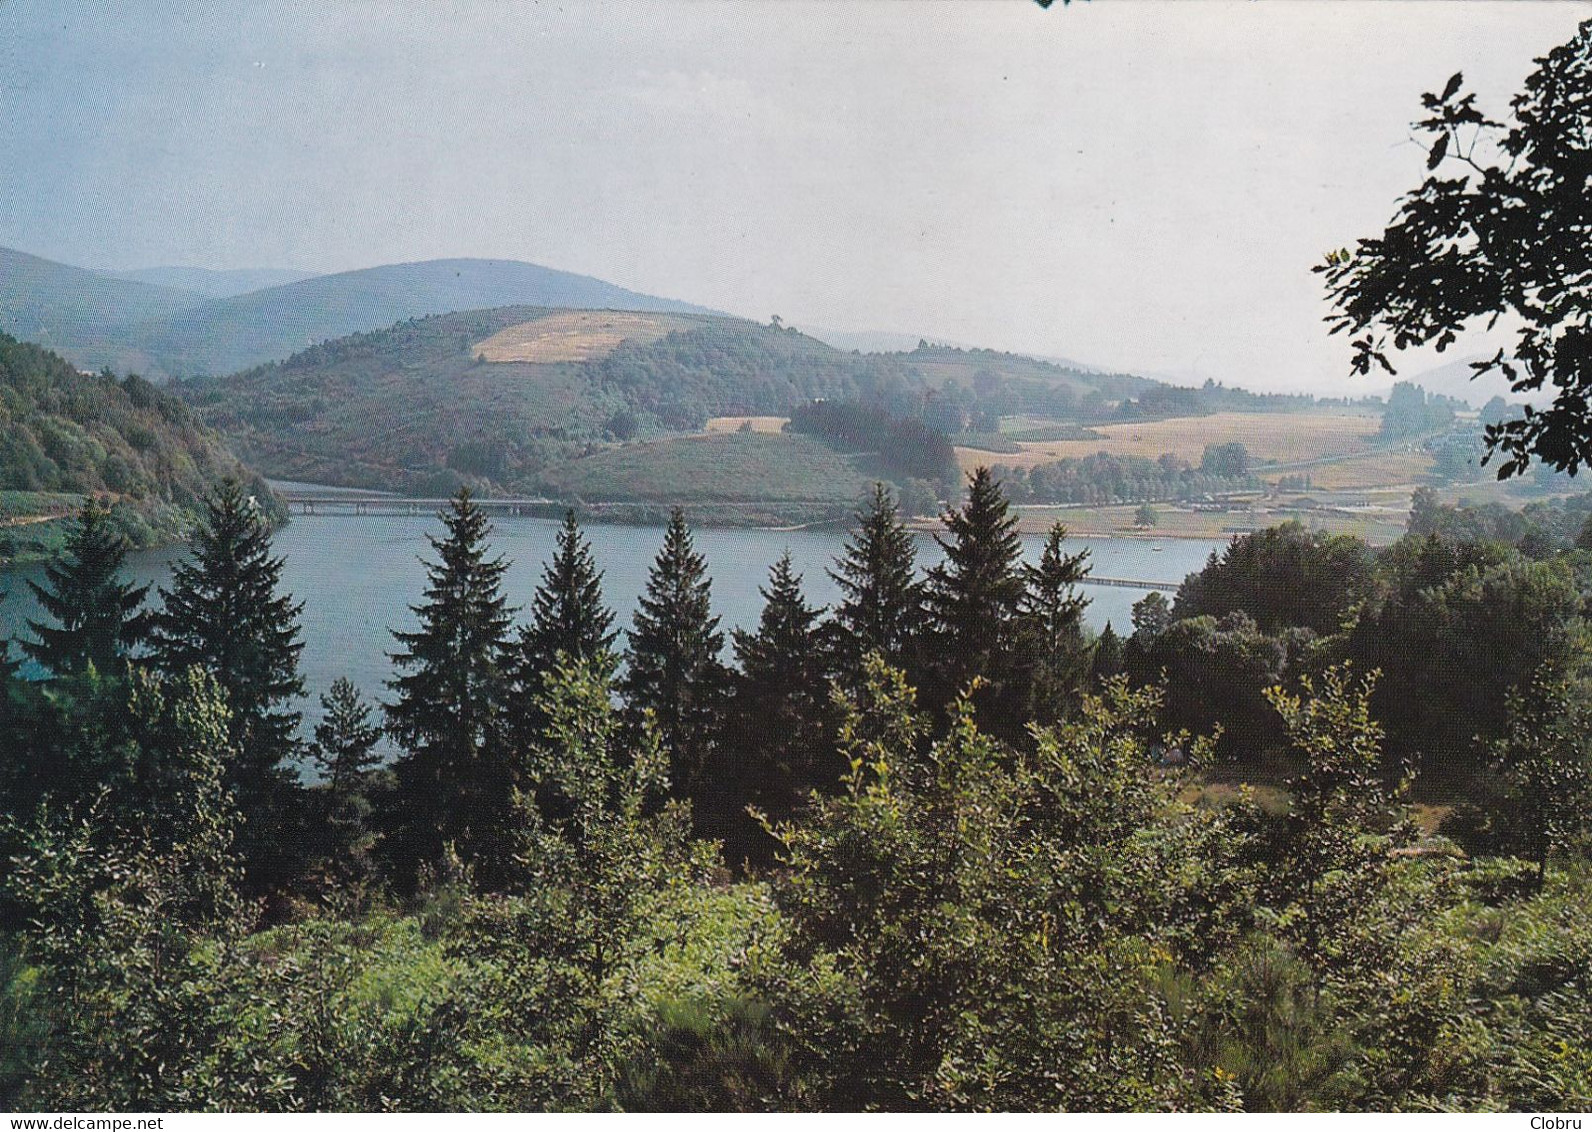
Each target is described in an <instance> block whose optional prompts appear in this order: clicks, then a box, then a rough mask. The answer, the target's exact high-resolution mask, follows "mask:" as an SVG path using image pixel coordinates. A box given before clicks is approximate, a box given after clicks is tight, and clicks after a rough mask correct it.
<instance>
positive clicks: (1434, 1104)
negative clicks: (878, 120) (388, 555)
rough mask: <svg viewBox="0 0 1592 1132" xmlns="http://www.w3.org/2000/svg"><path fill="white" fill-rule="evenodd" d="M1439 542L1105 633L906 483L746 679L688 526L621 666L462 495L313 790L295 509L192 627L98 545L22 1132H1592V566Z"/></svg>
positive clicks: (16, 994) (655, 579)
mask: <svg viewBox="0 0 1592 1132" xmlns="http://www.w3.org/2000/svg"><path fill="white" fill-rule="evenodd" d="M1416 504H1417V505H1416V522H1415V530H1416V531H1417V532H1418V533H1412V534H1411V535H1410V536H1408V537H1406V538H1405V539H1404V540H1402V541H1401V542H1399V543H1397V544H1396V545H1394V546H1392V547H1389V548H1386V549H1383V550H1373V549H1371V548H1370V547H1368V546H1366V544H1364V543H1363V542H1361V541H1359V540H1358V539H1355V538H1352V537H1348V536H1341V535H1338V536H1334V535H1325V534H1321V533H1317V532H1311V531H1308V530H1306V529H1305V528H1303V527H1300V526H1298V525H1297V524H1293V525H1287V526H1282V527H1277V528H1272V529H1269V530H1263V531H1259V532H1257V533H1254V534H1251V535H1246V536H1243V537H1239V538H1236V539H1234V541H1233V542H1232V544H1231V545H1230V546H1229V548H1228V549H1227V550H1226V551H1225V552H1224V553H1222V554H1220V555H1214V556H1213V557H1212V559H1211V561H1210V562H1209V563H1208V565H1207V566H1206V567H1205V569H1203V570H1202V571H1200V572H1199V573H1197V574H1194V575H1191V576H1190V577H1189V578H1188V579H1187V580H1186V581H1185V582H1184V584H1183V585H1182V587H1181V588H1180V589H1179V590H1178V592H1177V593H1176V594H1175V595H1172V597H1171V599H1170V600H1169V599H1168V598H1167V597H1166V596H1163V595H1160V594H1151V595H1150V596H1148V597H1146V598H1145V599H1144V600H1143V601H1141V602H1139V603H1138V605H1137V606H1136V607H1135V609H1134V616H1133V623H1132V625H1131V626H1128V625H1124V626H1119V627H1107V628H1106V629H1105V630H1104V631H1102V632H1101V633H1099V634H1098V635H1097V634H1095V633H1094V632H1092V631H1091V630H1089V629H1088V628H1087V627H1086V626H1085V623H1084V620H1083V613H1084V610H1085V600H1086V599H1085V598H1084V597H1083V596H1082V594H1081V592H1080V590H1079V589H1078V586H1079V584H1080V582H1082V581H1083V580H1084V579H1085V578H1087V576H1088V571H1089V562H1088V560H1087V555H1086V554H1084V553H1081V552H1079V553H1074V552H1073V550H1072V549H1071V548H1070V546H1069V542H1068V538H1067V531H1066V529H1065V528H1064V527H1062V526H1060V525H1057V526H1056V527H1055V528H1053V529H1052V531H1051V533H1050V536H1049V538H1048V540H1047V542H1046V544H1045V546H1044V550H1043V554H1042V555H1041V556H1040V557H1039V558H1038V560H1037V561H1035V562H1031V563H1025V562H1024V561H1023V559H1022V556H1021V553H1020V545H1019V542H1018V538H1017V534H1016V518H1015V514H1014V512H1013V510H1012V507H1011V503H1010V501H1009V500H1008V499H1007V497H1006V495H1005V494H1004V492H1003V489H1002V487H1001V485H1000V483H999V482H998V481H997V480H996V479H995V478H994V477H992V476H991V475H990V474H989V473H988V472H987V471H985V470H983V469H979V470H978V471H976V472H974V473H973V474H972V475H970V476H969V478H968V482H967V483H966V485H965V491H964V492H963V493H962V494H961V495H960V497H959V498H958V500H957V501H956V502H955V503H954V505H953V506H952V507H951V508H950V509H949V510H947V511H946V513H945V514H944V516H943V519H942V527H941V530H940V532H939V534H938V536H937V537H938V538H939V541H940V543H941V545H942V546H943V548H944V552H945V553H944V557H943V561H941V562H939V563H938V564H936V565H933V566H932V567H930V568H927V569H925V568H923V566H922V564H920V563H919V562H918V561H917V553H916V544H915V541H914V539H913V538H912V536H911V534H910V532H909V531H908V530H907V529H906V527H905V526H904V524H903V520H902V517H901V515H900V513H899V511H898V508H897V502H896V499H895V498H894V496H893V494H892V493H891V492H890V490H889V489H888V488H886V487H884V486H883V485H880V486H878V487H877V488H876V489H875V490H874V492H873V493H872V494H871V496H870V497H869V498H867V499H865V500H864V501H863V502H862V504H861V505H860V508H859V510H858V512H857V515H856V518H855V522H854V523H853V525H852V527H851V531H850V535H849V538H848V541H847V543H846V549H845V551H844V553H843V554H842V555H841V556H840V557H839V558H838V559H837V560H836V561H835V562H834V565H833V571H832V573H833V577H834V579H835V581H836V583H837V584H838V587H839V592H840V594H841V599H840V600H839V601H838V602H837V603H836V604H835V606H834V607H833V608H830V609H816V608H813V607H812V606H811V605H810V604H809V603H808V600H807V598H806V597H805V596H804V590H803V586H802V579H801V578H800V577H799V576H797V574H796V573H795V571H794V569H793V568H792V566H791V563H790V561H789V559H788V558H787V559H785V560H782V561H779V562H775V563H773V564H772V568H771V570H770V573H769V575H768V581H767V583H766V586H765V587H764V591H763V592H764V596H765V599H766V604H765V608H764V610H763V614H762V618H761V621H760V623H759V624H758V625H757V627H756V629H755V630H742V631H737V632H734V633H731V634H726V633H725V632H723V631H722V630H721V628H720V625H719V621H718V618H717V617H716V615H715V613H714V605H713V594H712V587H711V582H710V580H709V578H708V576H707V572H706V567H705V562H704V560H703V558H702V556H701V555H700V553H699V552H698V551H697V550H696V548H695V545H694V543H693V535H692V531H691V529H690V527H689V526H688V524H687V522H686V517H685V515H683V514H681V513H678V512H677V513H676V514H675V516H674V518H673V521H672V522H671V523H670V525H669V526H668V529H667V531H666V532H665V534H664V539H663V545H662V547H661V549H660V551H659V553H658V556H657V559H656V561H655V563H654V566H653V569H652V574H651V577H650V580H649V584H648V587H647V591H646V593H645V595H644V596H643V599H642V601H641V604H640V607H639V609H638V611H637V613H636V615H635V617H634V620H633V622H632V624H630V625H629V626H621V625H619V624H618V623H617V621H616V617H615V615H614V613H613V612H612V611H611V610H610V609H609V607H608V606H607V604H606V602H605V598H604V594H603V586H602V571H601V563H599V562H598V561H597V560H596V558H595V556H594V555H593V554H592V552H591V550H590V547H589V545H588V544H587V543H586V541H585V538H584V536H583V534H582V531H581V529H580V527H579V525H578V524H577V522H576V519H575V516H574V515H573V514H571V515H570V516H569V517H568V518H567V519H566V522H565V525H564V527H563V529H562V532H561V534H560V538H559V542H558V547H557V552H556V554H555V555H554V556H553V558H552V559H551V561H550V562H549V563H547V565H546V567H545V572H544V574H543V579H542V584H541V587H540V589H539V590H538V592H537V594H536V597H535V600H534V601H533V602H532V604H531V606H530V607H529V608H527V609H513V608H510V607H509V606H508V604H507V602H506V600H505V598H504V596H503V593H502V588H501V581H502V578H503V575H504V571H505V570H506V563H505V562H504V561H503V560H502V559H501V558H499V557H497V556H496V555H495V554H494V552H493V549H492V534H491V529H490V525H489V524H488V522H487V520H486V518H485V516H484V515H483V514H482V512H481V511H480V509H479V508H478V507H477V506H476V505H475V503H474V502H473V501H472V499H471V497H470V496H469V494H468V493H467V492H461V493H460V494H459V495H458V496H457V497H456V498H455V500H454V501H453V503H452V505H451V506H450V507H449V508H448V509H447V510H446V511H445V512H444V513H443V514H442V515H441V517H440V518H441V523H442V529H441V533H440V534H438V535H437V536H435V537H434V538H433V539H432V545H431V551H430V554H429V555H428V556H427V558H426V561H425V566H424V569H425V572H426V586H425V590H424V596H423V599H422V601H421V602H420V604H419V605H418V606H417V607H416V608H415V620H414V623H413V624H412V625H410V626H407V627H399V628H398V629H397V630H396V631H395V632H394V636H393V645H392V650H393V651H392V661H393V666H392V676H391V679H390V680H389V681H388V683H387V684H386V686H385V687H383V688H356V687H355V686H353V685H352V684H351V683H349V682H347V681H339V682H338V683H337V684H335V685H334V686H333V687H332V688H331V689H330V690H329V691H328V692H327V693H326V694H325V696H324V698H323V706H324V708H325V714H324V719H323V721H322V722H321V723H320V724H319V725H318V726H316V727H315V729H314V732H313V739H312V740H309V741H305V740H304V739H302V738H301V737H300V729H299V728H300V721H301V715H300V711H299V705H300V704H301V703H302V698H303V695H304V683H303V681H302V679H301V677H300V674H299V671H298V659H299V654H300V651H301V650H302V648H303V641H304V633H305V631H306V629H305V627H304V626H303V625H301V623H300V620H301V619H300V606H299V605H298V604H297V603H296V602H295V600H294V598H293V596H292V595H291V594H288V593H285V592H283V590H282V586H281V566H282V560H281V559H280V558H279V557H276V556H274V555H273V552H272V549H271V529H272V528H271V523H270V517H269V516H268V515H266V514H264V513H263V512H262V511H261V510H260V506H259V504H258V502H257V501H256V500H254V499H251V497H250V495H249V494H248V492H247V491H246V490H245V489H244V488H243V487H241V486H240V485H239V484H238V483H236V482H235V481H229V482H227V483H224V484H223V485H222V486H220V487H219V488H217V489H215V490H213V491H212V492H211V493H210V494H209V496H208V498H207V500H206V502H205V506H204V514H203V518H202V522H201V524H200V529H199V531H198V534H197V536H196V538H195V540H194V541H193V543H192V544H191V548H190V552H189V556H188V557H187V558H186V559H185V560H184V561H183V562H182V563H181V564H180V565H179V566H178V567H177V569H176V570H175V572H174V573H173V575H172V578H171V581H170V584H169V586H167V587H166V588H163V589H161V590H160V591H159V592H158V593H153V594H152V593H149V592H147V591H145V590H143V589H140V588H137V587H135V586H133V585H132V584H131V583H129V582H127V581H126V580H125V579H124V578H123V574H122V566H123V561H122V560H123V555H124V553H125V550H126V541H125V538H124V536H123V534H122V533H121V531H120V530H119V529H118V528H117V527H116V525H115V524H114V523H112V522H111V521H110V520H109V519H108V517H107V514H106V512H105V510H104V509H103V508H102V507H101V506H100V505H99V504H98V503H96V502H95V501H94V500H93V499H92V498H90V500H89V501H88V502H87V503H86V504H85V505H84V507H83V509H82V511H81V512H80V514H79V516H78V519H77V521H76V522H75V523H74V524H73V525H72V532H71V535H70V538H69V545H68V553H67V554H66V555H65V556H64V558H63V559H62V560H60V561H59V562H57V563H56V564H55V565H53V566H52V567H51V569H50V571H49V572H48V574H47V576H46V577H45V579H44V580H43V582H42V583H40V584H38V585H37V591H38V592H37V596H38V598H39V600H40V602H41V604H42V606H43V608H44V610H45V611H46V614H47V615H46V616H44V617H42V618H41V620H40V621H38V622H37V623H35V624H33V625H32V626H31V632H30V633H29V634H28V635H27V636H26V638H25V639H23V640H19V641H16V642H12V643H11V647H10V649H9V650H8V652H7V653H6V654H0V660H3V671H0V680H3V685H4V695H3V697H0V748H3V749H4V750H5V751H6V752H7V754H8V757H7V759H6V760H5V762H4V763H3V765H0V810H3V815H4V818H3V822H0V858H3V859H4V860H6V861H7V866H6V868H5V869H4V871H3V874H0V875H3V877H4V880H3V883H0V1104H3V1105H5V1106H6V1107H26V1106H32V1107H40V1108H48V1109H52V1110H63V1109H64V1110H103V1109H115V1110H139V1111H148V1110H171V1109H197V1108H216V1109H245V1110H377V1109H409V1110H430V1111H434V1110H495V1109H503V1110H524V1109H551V1110H591V1109H620V1110H739V1111H754V1110H771V1109H772V1110H779V1109H796V1110H855V1109H888V1110H979V1109H1026V1110H1053V1109H1141V1110H1142V1109H1161V1110H1171V1109H1176V1110H1189V1109H1218V1110H1279V1109H1282V1110H1296V1109H1384V1108H1397V1109H1415V1110H1433V1109H1462V1110H1477V1109H1554V1108H1561V1107H1571V1106H1575V1105H1577V1104H1580V1103H1584V1101H1585V1100H1586V1098H1587V1097H1588V1096H1592V1046H1589V1044H1588V1041H1587V1037H1586V1035H1587V1033H1588V1032H1589V1031H1592V996H1589V995H1588V993H1587V992H1588V980H1589V979H1592V902H1589V901H1588V895H1589V892H1588V889H1589V886H1592V868H1589V866H1588V862H1587V849H1588V844H1589V843H1588V826H1587V818H1586V804H1587V801H1588V791H1589V788H1592V776H1589V769H1592V767H1589V754H1588V744H1589V738H1588V736H1589V734H1592V731H1589V728H1588V726H1587V723H1588V712H1589V706H1592V699H1589V692H1592V685H1589V683H1588V676H1589V673H1588V671H1587V668H1586V662H1585V658H1586V656H1587V655H1588V652H1587V640H1586V636H1587V624H1586V610H1587V602H1588V600H1589V598H1592V538H1589V537H1588V532H1587V531H1585V530H1583V529H1582V527H1581V524H1583V523H1584V522H1585V515H1584V513H1583V512H1582V511H1580V510H1577V509H1576V508H1574V507H1570V506H1565V507H1559V508H1556V509H1553V508H1550V509H1547V510H1543V509H1539V511H1538V512H1537V513H1535V514H1533V515H1529V516H1527V517H1525V518H1523V519H1518V520H1516V521H1514V522H1513V524H1512V525H1511V523H1509V522H1505V521H1503V520H1502V519H1500V518H1499V516H1497V515H1492V514H1489V513H1486V512H1478V511H1476V510H1475V509H1469V510H1467V509H1463V508H1453V507H1445V506H1443V505H1441V504H1439V503H1437V502H1436V501H1435V499H1434V498H1433V497H1431V496H1430V495H1428V496H1425V497H1422V498H1418V499H1417V501H1416ZM417 569H419V567H417ZM24 660H26V661H27V662H28V663H27V664H26V666H24V663H23V662H24ZM384 733H385V735H386V736H387V737H388V738H389V739H390V740H391V741H392V742H393V743H395V744H396V746H397V748H398V749H399V754H398V756H397V757H396V758H395V759H394V760H393V761H391V762H390V763H384V762H383V760H382V759H380V758H379V757H378V755H377V753H376V751H377V747H378V743H379V740H380V739H381V737H382V735H383V734H384Z"/></svg>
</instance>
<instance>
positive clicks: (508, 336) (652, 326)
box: [470, 311, 693, 363]
mask: <svg viewBox="0 0 1592 1132" xmlns="http://www.w3.org/2000/svg"><path fill="white" fill-rule="evenodd" d="M692 325H693V323H691V322H690V321H688V320H687V319H683V318H674V317H670V316H669V315H661V314H636V313H634V312H631V311H554V312H553V313H552V314H546V315H543V316H542V317H541V318H533V319H531V321H529V322H517V323H515V324H514V325H513V326H506V327H504V328H503V329H502V330H500V331H498V332H497V333H496V334H494V335H492V337H490V338H488V339H486V340H485V341H483V342H477V343H476V344H475V345H474V346H472V347H470V352H471V353H474V354H479V355H482V356H484V357H485V358H486V360H487V361H489V362H543V363H546V362H587V361H591V360H592V359H594V358H601V357H606V356H607V355H608V354H611V353H612V352H613V351H614V350H615V349H616V348H617V347H618V346H619V344H620V343H621V342H626V341H631V342H656V341H657V340H658V339H659V338H662V337H663V336H664V335H665V334H668V333H669V332H670V331H671V330H685V329H688V328H689V327H691V326H692Z"/></svg>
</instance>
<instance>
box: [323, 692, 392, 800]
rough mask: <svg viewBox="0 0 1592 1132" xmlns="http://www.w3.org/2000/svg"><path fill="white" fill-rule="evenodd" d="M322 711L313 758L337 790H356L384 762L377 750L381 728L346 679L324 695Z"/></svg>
mask: <svg viewBox="0 0 1592 1132" xmlns="http://www.w3.org/2000/svg"><path fill="white" fill-rule="evenodd" d="M321 709H322V710H323V711H324V712H325V715H324V716H323V717H322V718H321V722H319V723H317V724H316V725H315V742H314V743H313V744H311V745H310V752H309V753H310V759H311V761H312V762H314V763H315V764H316V765H317V766H319V767H320V768H321V773H322V774H323V775H325V777H326V783H327V785H328V786H330V787H331V788H332V789H333V790H335V791H347V790H353V789H355V788H357V787H358V786H359V784H360V782H361V780H363V779H364V778H365V777H366V776H367V775H368V774H370V772H371V771H373V770H374V769H376V767H377V766H378V765H380V763H381V756H380V755H378V754H376V751H375V748H376V743H377V741H378V740H379V739H380V738H381V728H380V727H378V726H377V725H376V724H375V723H374V722H372V720H371V718H370V716H371V706H370V704H369V703H367V702H366V701H365V697H364V696H362V695H360V694H359V689H358V688H356V687H354V682H353V681H352V680H350V679H348V677H346V676H339V677H338V678H337V679H336V680H333V681H332V686H331V688H330V690H328V691H327V692H325V693H323V694H322V695H321Z"/></svg>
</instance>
